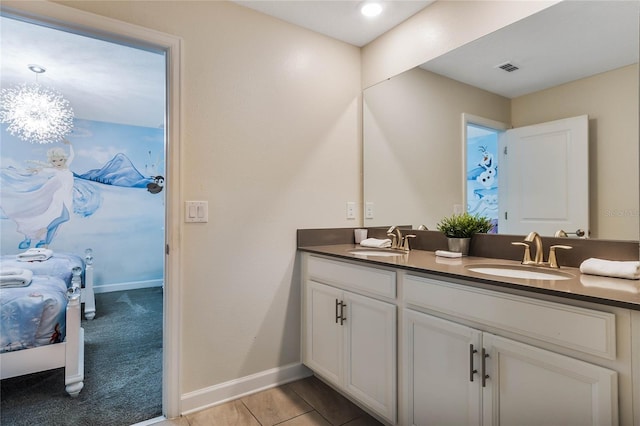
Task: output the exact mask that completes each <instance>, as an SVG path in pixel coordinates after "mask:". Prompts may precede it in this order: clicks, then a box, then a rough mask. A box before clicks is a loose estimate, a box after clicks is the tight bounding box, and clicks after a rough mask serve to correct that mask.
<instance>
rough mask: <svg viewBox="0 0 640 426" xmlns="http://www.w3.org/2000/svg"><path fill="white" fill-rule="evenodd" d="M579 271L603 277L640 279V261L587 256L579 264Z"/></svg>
mask: <svg viewBox="0 0 640 426" xmlns="http://www.w3.org/2000/svg"><path fill="white" fill-rule="evenodd" d="M580 272H582V273H583V274H590V275H602V276H604V277H614V278H627V279H631V280H638V279H640V262H638V261H636V260H629V261H620V260H605V259H596V258H595V257H592V258H589V259H587V260H585V261H584V262H582V263H581V264H580Z"/></svg>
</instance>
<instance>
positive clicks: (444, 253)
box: [436, 250, 462, 258]
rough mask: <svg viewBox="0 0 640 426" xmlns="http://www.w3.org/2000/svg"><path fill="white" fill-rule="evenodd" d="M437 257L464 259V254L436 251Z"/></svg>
mask: <svg viewBox="0 0 640 426" xmlns="http://www.w3.org/2000/svg"><path fill="white" fill-rule="evenodd" d="M436 256H440V257H450V258H456V257H462V253H459V252H456V251H447V250H436Z"/></svg>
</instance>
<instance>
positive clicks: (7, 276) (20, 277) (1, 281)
mask: <svg viewBox="0 0 640 426" xmlns="http://www.w3.org/2000/svg"><path fill="white" fill-rule="evenodd" d="M32 279H33V272H31V271H30V270H29V269H19V268H4V269H2V270H1V271H0V288H8V287H26V286H28V285H29V284H31V280H32Z"/></svg>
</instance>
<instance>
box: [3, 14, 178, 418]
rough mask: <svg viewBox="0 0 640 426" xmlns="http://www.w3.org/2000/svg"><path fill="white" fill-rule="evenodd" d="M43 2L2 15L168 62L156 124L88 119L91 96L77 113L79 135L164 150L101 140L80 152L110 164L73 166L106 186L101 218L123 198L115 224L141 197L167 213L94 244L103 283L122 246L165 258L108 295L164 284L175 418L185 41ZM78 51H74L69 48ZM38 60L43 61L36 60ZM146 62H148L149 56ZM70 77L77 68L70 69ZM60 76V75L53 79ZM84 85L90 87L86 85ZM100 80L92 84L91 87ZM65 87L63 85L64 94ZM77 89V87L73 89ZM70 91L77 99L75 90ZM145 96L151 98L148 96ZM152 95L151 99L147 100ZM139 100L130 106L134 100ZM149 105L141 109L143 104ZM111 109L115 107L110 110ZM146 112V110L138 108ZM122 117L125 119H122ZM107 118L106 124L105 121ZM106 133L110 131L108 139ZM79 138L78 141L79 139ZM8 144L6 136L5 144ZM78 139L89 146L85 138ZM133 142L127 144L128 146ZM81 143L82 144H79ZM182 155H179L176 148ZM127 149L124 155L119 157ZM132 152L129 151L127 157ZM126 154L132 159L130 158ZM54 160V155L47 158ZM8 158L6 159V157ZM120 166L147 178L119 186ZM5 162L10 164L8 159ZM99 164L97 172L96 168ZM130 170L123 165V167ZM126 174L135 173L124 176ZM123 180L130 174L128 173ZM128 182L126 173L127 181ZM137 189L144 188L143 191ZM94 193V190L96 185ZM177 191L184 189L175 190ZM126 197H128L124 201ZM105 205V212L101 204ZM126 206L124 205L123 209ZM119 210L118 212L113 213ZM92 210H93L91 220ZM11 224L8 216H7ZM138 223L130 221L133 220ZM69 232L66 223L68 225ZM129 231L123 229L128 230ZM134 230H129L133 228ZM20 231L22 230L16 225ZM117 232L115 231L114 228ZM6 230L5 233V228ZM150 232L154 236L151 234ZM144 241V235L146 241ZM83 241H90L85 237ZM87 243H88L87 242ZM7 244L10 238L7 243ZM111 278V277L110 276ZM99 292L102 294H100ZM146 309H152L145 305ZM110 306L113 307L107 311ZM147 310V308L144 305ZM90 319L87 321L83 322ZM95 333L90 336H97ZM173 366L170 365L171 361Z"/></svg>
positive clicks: (167, 396) (168, 381)
mask: <svg viewBox="0 0 640 426" xmlns="http://www.w3.org/2000/svg"><path fill="white" fill-rule="evenodd" d="M39 3H41V2H26V4H18V5H15V6H12V7H7V6H4V5H3V6H1V7H0V12H1V15H2V19H5V18H7V19H12V20H14V21H19V22H21V23H25V24H29V25H33V26H34V28H35V27H37V28H38V29H49V30H52V31H54V30H55V31H60V32H63V33H66V34H67V35H75V36H76V37H84V38H93V39H95V40H100V41H101V42H104V43H109V44H113V45H117V46H120V47H122V48H124V49H128V50H134V49H135V50H139V51H140V52H141V53H142V55H143V56H144V55H147V56H148V55H149V54H150V53H153V54H155V55H158V56H160V57H161V58H162V61H161V73H162V78H163V81H162V89H163V90H162V91H161V92H162V99H161V103H160V105H159V108H156V109H159V110H160V111H161V115H162V118H161V121H160V122H158V120H155V124H153V125H150V124H145V125H139V123H131V122H130V123H114V122H113V121H109V120H111V119H110V118H107V119H105V120H104V121H101V120H97V119H96V120H91V119H88V116H87V115H85V116H84V117H83V113H82V112H81V111H82V110H83V109H82V108H83V107H82V105H83V102H82V101H80V102H77V103H76V105H78V107H77V112H76V117H83V118H77V119H78V120H79V121H81V120H83V121H84V122H81V123H79V124H80V125H79V126H78V127H77V128H78V129H80V132H79V133H78V134H76V135H75V137H76V138H77V139H79V138H80V137H81V136H82V137H87V136H88V135H95V134H98V133H100V132H103V134H108V135H110V137H112V138H113V139H112V141H113V140H118V141H122V140H123V139H122V137H123V135H129V136H132V135H133V136H132V137H133V138H135V140H138V141H142V140H144V141H152V140H154V138H155V140H156V142H157V139H158V134H160V135H161V143H160V146H161V148H160V149H158V148H157V145H156V147H155V148H153V149H149V146H144V147H141V146H140V147H136V148H135V149H133V148H132V149H131V150H128V149H124V148H122V149H117V148H116V149H113V148H114V147H113V145H112V146H107V147H104V146H103V147H101V148H99V149H96V147H97V145H93V147H92V148H94V149H95V150H94V151H93V154H94V155H90V152H88V151H87V150H86V149H85V148H86V147H84V148H81V149H76V150H75V151H76V152H75V154H76V158H75V161H77V163H75V164H78V166H80V165H82V162H81V161H80V159H81V158H82V157H83V156H86V157H93V159H94V160H96V159H98V158H102V159H103V160H104V163H103V164H102V165H101V166H98V167H90V166H88V165H87V166H86V167H83V168H82V169H77V170H73V167H71V169H72V170H73V171H74V173H75V174H76V179H77V180H84V181H86V182H85V183H88V185H89V186H90V187H91V186H94V187H99V188H100V189H102V191H101V193H100V194H99V195H100V197H98V198H97V201H95V203H94V206H95V205H98V207H97V208H96V210H95V211H93V212H92V214H95V216H94V218H95V217H98V215H100V216H104V213H105V211H107V210H108V209H107V208H106V207H105V203H113V202H114V200H115V202H116V203H120V206H119V207H120V208H116V207H113V206H109V207H110V208H111V207H113V211H114V212H113V215H115V217H112V220H113V223H116V224H118V225H119V226H123V225H124V226H125V228H126V226H130V225H131V223H129V224H128V225H127V222H128V220H129V219H130V215H131V214H132V213H135V211H126V209H123V208H122V205H126V206H129V207H130V206H131V201H138V202H139V201H140V199H143V198H144V197H146V198H145V199H144V201H149V202H150V203H151V205H152V206H153V207H154V208H156V212H157V211H158V210H159V212H160V216H159V217H160V219H159V220H158V218H157V217H156V218H155V219H154V220H155V222H153V221H150V220H146V221H144V224H145V225H148V226H152V225H150V224H154V225H153V226H155V225H158V226H156V228H157V231H158V232H157V233H156V234H155V236H154V237H153V238H145V235H144V234H143V233H140V232H138V231H140V229H141V228H140V227H139V226H137V227H135V226H134V227H135V228H136V229H135V231H136V232H124V234H125V235H126V238H123V239H122V241H121V242H120V245H115V246H111V247H110V248H109V249H105V250H104V251H105V254H104V255H101V254H100V250H101V248H100V247H101V246H100V245H99V242H98V243H96V242H95V241H96V239H93V240H92V242H91V248H92V249H93V250H94V252H95V259H96V278H97V279H96V281H97V283H98V284H100V276H101V273H100V270H99V268H101V267H102V268H104V270H103V272H102V278H103V280H104V279H106V278H107V277H108V276H109V273H113V272H123V269H124V268H121V267H120V264H119V263H118V262H116V261H114V260H113V259H112V257H113V256H109V253H114V252H118V251H123V249H124V248H135V249H136V250H137V254H138V256H129V257H133V258H135V257H138V258H140V257H142V256H141V254H143V253H147V252H149V251H153V252H156V253H157V257H159V259H160V267H159V270H160V275H159V276H152V275H151V274H150V273H149V271H150V269H152V268H150V267H149V262H147V261H145V262H140V265H139V266H140V268H141V269H145V273H146V275H144V276H142V277H141V278H133V279H130V280H120V281H119V282H118V281H117V280H111V282H109V284H113V287H112V288H111V289H107V288H104V289H102V290H104V291H103V292H102V293H104V294H105V295H108V294H109V293H115V292H112V291H110V290H115V291H119V292H121V291H125V293H123V294H126V291H129V290H136V289H140V288H148V289H153V288H158V287H159V288H160V291H161V293H162V298H161V302H160V303H161V305H162V306H161V309H160V312H161V319H160V323H159V324H158V327H159V329H160V330H163V332H162V333H161V336H162V337H161V340H162V342H160V344H161V348H162V349H161V351H162V359H161V366H160V369H161V371H162V372H161V375H162V377H161V379H160V381H159V383H160V387H161V388H162V395H161V396H160V401H159V404H160V407H161V411H160V413H161V414H164V415H166V416H167V417H174V416H176V415H178V414H179V410H178V403H179V396H178V395H179V394H178V387H177V383H178V379H177V374H178V371H177V367H176V363H175V362H173V360H175V359H177V356H176V352H177V344H176V342H177V333H176V331H177V329H178V328H179V323H178V322H177V321H170V320H169V318H178V316H177V315H176V313H177V311H178V310H179V307H178V305H177V298H176V297H175V291H174V290H173V287H172V286H171V282H172V279H171V276H172V274H173V273H175V272H174V271H176V270H177V268H176V267H175V262H176V261H177V256H175V255H174V256H169V247H170V245H169V242H170V241H172V238H173V235H176V232H175V230H176V229H177V227H179V224H178V225H176V224H175V221H174V222H172V220H173V219H174V218H179V212H178V210H177V209H176V208H175V207H172V206H175V205H176V204H177V202H175V200H174V201H173V202H171V198H172V196H174V195H173V194H176V193H175V192H173V191H172V190H171V189H172V188H176V187H178V184H179V182H178V179H179V173H178V171H179V157H178V155H177V151H178V149H177V143H178V140H179V137H178V136H179V106H178V102H177V99H178V87H179V85H178V84H177V82H178V81H179V69H180V65H179V60H178V58H179V47H180V46H179V45H180V43H179V40H178V39H177V38H175V37H172V36H167V35H162V34H159V33H156V32H153V31H147V30H145V29H142V28H139V27H134V26H132V25H129V24H125V23H122V22H113V21H112V20H109V19H106V18H102V17H99V16H96V15H89V14H86V13H84V12H81V11H75V10H73V9H70V8H67V7H64V6H60V5H56V4H47V3H48V2H42V3H44V4H39ZM2 31H3V34H2V39H3V42H4V40H7V39H8V37H5V35H7V34H9V33H5V31H6V26H5V25H3V26H2ZM42 40H43V39H42V38H40V40H39V42H40V43H41V42H42ZM28 50H29V49H28V45H27V44H24V41H23V51H24V52H25V53H26V52H28ZM2 51H3V56H4V52H6V51H8V50H5V46H3V49H2ZM60 52H61V50H60V49H56V50H55V51H53V52H49V53H52V54H54V55H55V54H59V53H60ZM69 52H73V53H69ZM65 54H66V55H68V56H72V57H73V61H74V63H76V65H77V64H78V63H82V64H83V65H86V64H88V63H89V62H87V59H86V58H83V57H80V55H79V54H78V51H77V49H72V50H66V51H65ZM2 62H3V66H4V64H5V58H4V57H3V61H2ZM29 62H30V63H31V62H35V61H31V60H30V61H29ZM131 62H132V63H133V64H136V65H138V66H139V73H142V74H144V75H145V77H148V76H149V69H148V68H145V67H144V66H143V65H141V62H140V61H137V60H133V61H131ZM142 62H144V61H142ZM54 69H55V67H53V68H51V66H50V68H49V71H51V72H53V70H54ZM84 71H85V73H86V74H87V75H86V77H87V78H88V80H89V81H90V85H89V86H88V87H94V88H95V87H96V85H98V84H100V83H101V81H102V80H101V78H102V77H105V76H104V75H102V74H100V73H97V72H87V69H86V68H85V70H84ZM106 74H109V72H108V68H107V69H106ZM6 75H7V74H5V73H4V72H3V73H2V78H3V81H2V85H3V87H5V84H9V83H6V82H5V80H4V78H5V76H6ZM66 76H67V77H68V76H69V74H68V73H66ZM51 79H52V80H54V78H53V76H52V77H51ZM76 85H77V86H80V87H83V86H82V84H77V81H76ZM91 85H92V86H91ZM63 90H64V89H61V90H60V91H61V92H62V91H63ZM66 92H67V93H69V91H66ZM129 94H130V95H131V94H134V95H136V94H138V92H137V91H134V92H132V91H131V90H130V91H129ZM67 96H69V97H72V96H71V95H70V94H68V95H67ZM140 97H143V96H142V95H141V96H140ZM97 99H98V98H97V97H96V96H95V93H94V96H93V97H92V98H91V99H90V100H89V101H86V100H85V103H93V104H98V105H100V106H101V107H103V109H105V108H104V107H105V106H106V102H104V103H102V102H96V100H97ZM147 100H148V99H147ZM131 103H133V102H131V99H130V101H129V104H131ZM139 109H141V108H139ZM107 110H108V109H107ZM135 115H136V114H129V116H130V117H134V116H135ZM137 115H139V114H137ZM114 121H117V120H114ZM105 123H106V124H105ZM73 137H74V136H72V135H70V136H69V139H73ZM105 139H106V137H105ZM72 144H73V141H72ZM3 145H4V142H3ZM78 145H81V144H80V142H78ZM125 145H126V144H125ZM78 148H80V146H78ZM116 151H127V152H116ZM172 153H173V154H174V155H171V154H172ZM119 154H123V155H119ZM127 154H129V155H127ZM125 157H126V158H125ZM169 157H171V158H172V161H171V162H168V161H166V159H167V158H169ZM45 158H46V157H45ZM5 164H6V163H5ZM114 165H118V166H119V167H121V169H122V168H123V165H124V166H126V167H124V168H126V169H127V171H128V172H130V171H131V167H129V166H130V165H133V168H135V170H136V171H137V172H139V174H140V175H141V176H142V179H139V180H138V182H133V183H132V182H131V178H132V176H131V175H130V174H129V173H120V176H119V177H120V178H128V179H129V181H127V182H128V183H127V185H125V186H124V188H126V189H123V186H118V187H117V188H116V186H117V185H113V183H114V182H113V181H109V178H107V175H106V172H107V171H108V170H110V167H111V166H114ZM3 166H4V165H3ZM96 170H97V172H96ZM121 171H122V170H121ZM124 174H126V175H127V176H124V177H123V176H122V175H124ZM108 176H110V177H112V176H113V175H111V174H109V175H108ZM121 180H122V179H121ZM125 180H126V179H125ZM136 191H137V192H136ZM90 192H93V191H90ZM175 196H176V197H177V194H176V195H175ZM119 197H125V198H124V200H125V201H124V202H122V200H123V198H119ZM101 209H102V210H101ZM123 210H124V211H123ZM140 211H142V212H143V213H144V214H147V215H148V209H147V208H145V207H140V208H139V209H138V212H140ZM118 212H122V214H121V215H120V216H118V215H117V214H118ZM113 215H112V216H113ZM90 216H91V215H87V216H85V218H87V217H89V218H90ZM88 220H89V219H87V220H86V221H85V222H84V223H81V222H80V221H78V222H77V223H78V224H79V225H80V226H81V228H82V227H84V228H83V229H84V230H85V231H86V230H87V229H92V228H99V230H100V232H102V233H103V236H104V234H108V233H109V227H104V226H103V227H100V226H97V227H91V226H89V225H88ZM3 222H4V221H3ZM129 222H130V221H129ZM66 225H67V228H69V229H71V226H70V225H71V220H69V222H68V223H66ZM64 230H66V229H64ZM121 230H122V229H121ZM125 230H126V229H125ZM14 232H15V230H14ZM111 233H113V232H111ZM3 234H5V233H4V232H3ZM146 235H150V234H146ZM71 236H72V233H71V232H70V231H69V232H67V233H65V234H63V230H62V229H61V230H60V232H59V233H58V235H57V238H58V241H56V242H58V243H59V244H62V243H63V242H70V241H72V240H73V238H72V237H71ZM140 240H144V241H142V242H140ZM78 244H82V243H78ZM84 246H86V243H84V245H83V247H84ZM3 247H4V244H3ZM52 247H53V248H55V245H54V244H52ZM172 248H173V253H171V254H172V255H173V254H177V253H178V247H177V244H175V245H173V247H172ZM156 269H157V268H156ZM103 282H106V281H103ZM105 287H107V286H106V285H105ZM98 294H100V289H98ZM98 297H100V296H99V295H98ZM118 304H120V305H122V306H127V307H129V308H132V307H133V308H134V312H135V308H136V307H137V306H140V304H138V303H137V302H136V301H135V300H133V299H132V298H131V297H129V296H127V297H122V298H118V299H116V300H115V302H113V303H111V305H113V306H116V305H118ZM143 309H144V308H143ZM105 312H106V310H105ZM138 312H140V310H138ZM100 315H101V312H100V309H99V308H98V310H97V312H96V319H98V318H99V317H100ZM83 322H84V320H83ZM89 337H90V336H86V338H89ZM166 366H168V367H166ZM89 375H90V372H88V371H86V372H85V380H89Z"/></svg>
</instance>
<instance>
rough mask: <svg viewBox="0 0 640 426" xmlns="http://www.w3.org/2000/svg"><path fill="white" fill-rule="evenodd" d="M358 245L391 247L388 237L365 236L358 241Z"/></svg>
mask: <svg viewBox="0 0 640 426" xmlns="http://www.w3.org/2000/svg"><path fill="white" fill-rule="evenodd" d="M360 245H361V246H362V247H375V248H387V247H391V240H390V239H388V238H385V239H383V240H382V239H379V238H366V239H364V240H362V241H360Z"/></svg>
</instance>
